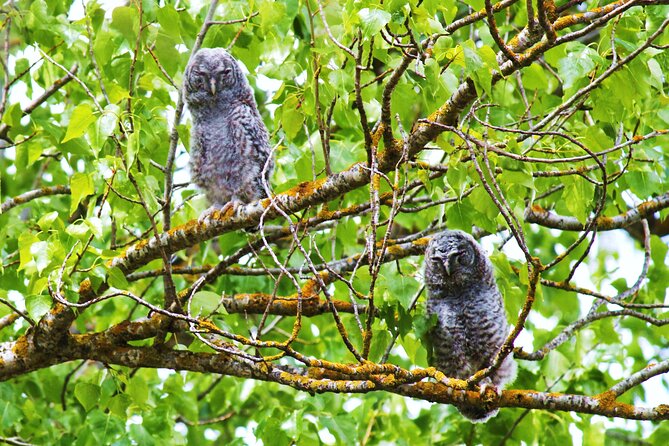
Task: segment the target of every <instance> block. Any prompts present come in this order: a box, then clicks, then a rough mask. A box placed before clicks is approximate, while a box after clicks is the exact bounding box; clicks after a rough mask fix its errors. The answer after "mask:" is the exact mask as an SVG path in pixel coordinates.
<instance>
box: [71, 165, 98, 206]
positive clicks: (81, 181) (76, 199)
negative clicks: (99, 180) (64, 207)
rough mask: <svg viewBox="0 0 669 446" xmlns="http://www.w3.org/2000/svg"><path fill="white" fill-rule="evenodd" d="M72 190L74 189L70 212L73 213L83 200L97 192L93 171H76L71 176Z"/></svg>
mask: <svg viewBox="0 0 669 446" xmlns="http://www.w3.org/2000/svg"><path fill="white" fill-rule="evenodd" d="M70 190H71V191H72V195H71V196H72V201H71V203H70V213H73V212H74V211H75V209H77V206H79V203H81V200H83V199H84V198H86V197H87V196H89V195H93V194H94V193H95V187H94V184H93V174H92V173H88V174H87V173H75V174H74V175H72V178H70Z"/></svg>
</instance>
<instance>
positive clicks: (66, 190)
mask: <svg viewBox="0 0 669 446" xmlns="http://www.w3.org/2000/svg"><path fill="white" fill-rule="evenodd" d="M70 193H71V191H70V187H69V186H60V185H59V186H51V187H43V188H41V189H35V190H31V191H29V192H24V193H22V194H21V195H17V196H16V197H14V198H10V199H8V200H5V202H4V203H2V205H0V214H4V213H5V212H7V211H8V210H10V209H11V208H14V207H16V206H19V205H21V204H25V203H27V202H29V201H32V200H34V199H36V198H40V197H48V196H50V195H69V194H70Z"/></svg>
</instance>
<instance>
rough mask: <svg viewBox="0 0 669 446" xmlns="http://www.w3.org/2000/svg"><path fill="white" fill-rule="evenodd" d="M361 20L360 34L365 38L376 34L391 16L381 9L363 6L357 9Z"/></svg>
mask: <svg viewBox="0 0 669 446" xmlns="http://www.w3.org/2000/svg"><path fill="white" fill-rule="evenodd" d="M358 17H360V21H361V22H362V35H363V36H364V37H365V38H368V39H369V38H370V37H373V36H376V35H377V34H378V33H379V32H380V31H381V29H383V27H384V26H386V25H387V24H388V22H390V19H391V18H392V16H391V15H390V14H389V13H387V12H386V11H383V10H381V9H369V8H363V9H361V10H360V11H358Z"/></svg>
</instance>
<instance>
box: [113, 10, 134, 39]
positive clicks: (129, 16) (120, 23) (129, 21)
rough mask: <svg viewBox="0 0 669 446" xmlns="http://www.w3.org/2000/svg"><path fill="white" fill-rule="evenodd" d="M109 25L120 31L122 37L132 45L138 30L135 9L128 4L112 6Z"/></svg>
mask: <svg viewBox="0 0 669 446" xmlns="http://www.w3.org/2000/svg"><path fill="white" fill-rule="evenodd" d="M111 26H112V28H115V29H117V30H118V31H120V33H121V34H123V37H125V38H126V39H127V40H128V42H130V43H132V44H133V45H134V43H135V40H136V39H137V32H138V30H139V18H138V17H137V9H136V8H133V7H129V6H121V7H118V8H114V11H112V22H111Z"/></svg>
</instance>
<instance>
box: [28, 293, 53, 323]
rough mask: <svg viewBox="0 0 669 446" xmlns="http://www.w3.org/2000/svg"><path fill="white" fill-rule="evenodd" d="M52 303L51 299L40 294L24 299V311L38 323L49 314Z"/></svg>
mask: <svg viewBox="0 0 669 446" xmlns="http://www.w3.org/2000/svg"><path fill="white" fill-rule="evenodd" d="M52 303H53V301H52V300H51V297H49V296H45V295H42V294H38V295H33V296H28V297H26V310H28V314H29V315H30V317H32V318H33V319H34V320H36V321H38V320H40V319H41V318H42V316H44V315H45V314H47V313H48V312H49V310H50V309H51V304H52Z"/></svg>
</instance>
